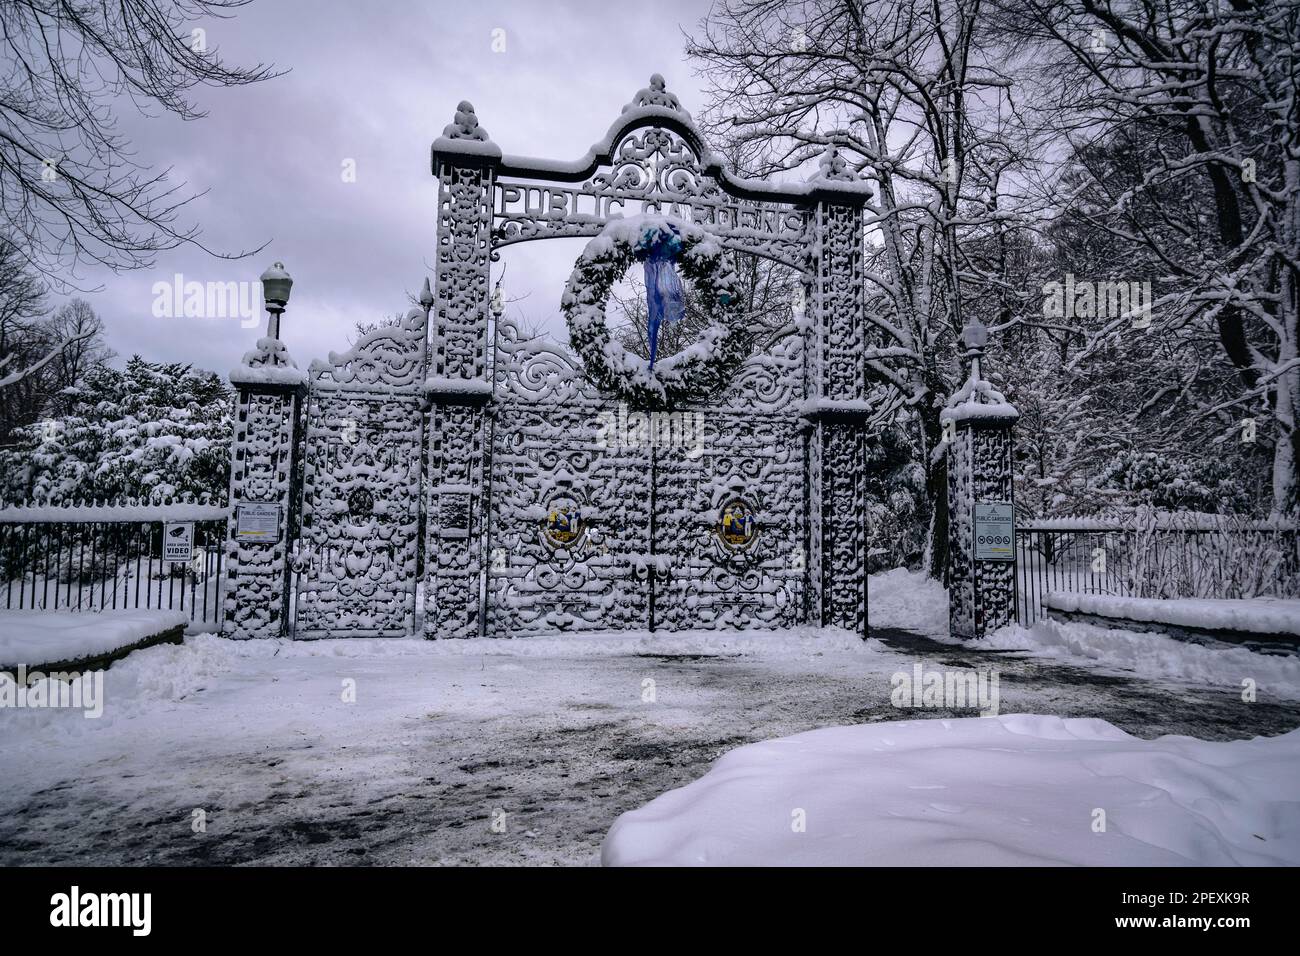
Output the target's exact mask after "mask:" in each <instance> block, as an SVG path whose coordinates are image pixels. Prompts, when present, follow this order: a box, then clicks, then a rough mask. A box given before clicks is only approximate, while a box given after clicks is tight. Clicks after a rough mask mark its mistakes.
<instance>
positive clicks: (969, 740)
mask: <svg viewBox="0 0 1300 956" xmlns="http://www.w3.org/2000/svg"><path fill="white" fill-rule="evenodd" d="M1099 811H1104V814H1105V816H1104V824H1105V829H1104V832H1096V830H1095V829H1094V828H1095V827H1096V826H1098V824H1097V822H1096V821H1098V820H1100V819H1101V817H1100V816H1099ZM801 823H802V824H803V825H802V827H801V825H800V824H801ZM602 860H603V862H604V863H605V864H606V865H615V866H621V865H636V864H642V865H677V866H680V865H715V866H767V865H774V864H779V865H794V866H807V865H819V866H833V865H841V866H860V865H875V866H935V865H940V866H1025V865H1050V864H1077V865H1090V866H1099V865H1100V866H1170V865H1210V866H1222V865H1234V864H1235V865H1267V864H1289V865H1295V864H1297V863H1300V730H1298V731H1292V732H1291V733H1289V734H1286V735H1285V736H1282V737H1274V738H1263V737H1257V738H1255V739H1254V740H1244V741H1233V742H1230V743H1221V742H1215V743H1210V742H1205V741H1200V740H1195V739H1193V738H1190V737H1160V738H1158V739H1156V740H1150V741H1146V740H1140V739H1138V738H1136V737H1131V736H1129V735H1128V734H1126V733H1124V732H1123V731H1121V730H1119V729H1118V728H1116V727H1114V726H1112V725H1111V724H1109V723H1106V722H1105V721H1102V720H1091V719H1088V720H1083V719H1065V720H1063V719H1061V718H1059V717H1040V716H1036V715H1030V714H1017V715H1012V716H1004V717H997V718H980V717H971V718H966V719H963V720H913V721H906V722H902V723H890V724H861V725H858V726H853V727H831V728H827V729H825V730H814V731H811V732H809V733H804V734H797V735H795V736H793V737H785V738H782V739H779V740H769V741H765V742H764V743H760V744H753V745H751V746H748V747H741V748H739V749H737V750H733V751H731V752H730V753H728V754H726V755H725V756H723V757H722V758H721V759H720V760H718V762H717V763H715V764H714V765H713V768H712V769H711V770H710V771H709V772H708V773H707V774H706V775H705V776H704V777H702V778H701V779H699V780H696V781H695V782H694V783H691V784H689V785H687V786H685V787H682V788H681V789H679V790H672V791H669V792H668V793H665V794H663V795H662V796H660V797H658V798H657V799H655V800H653V801H651V802H650V803H649V804H647V805H646V806H644V807H642V808H641V809H639V810H633V811H632V812H630V813H625V814H624V815H623V816H621V817H620V818H619V819H618V821H617V822H616V823H615V824H614V826H613V828H612V829H611V830H610V832H609V835H608V836H607V837H606V838H605V844H604V848H603V851H602Z"/></svg>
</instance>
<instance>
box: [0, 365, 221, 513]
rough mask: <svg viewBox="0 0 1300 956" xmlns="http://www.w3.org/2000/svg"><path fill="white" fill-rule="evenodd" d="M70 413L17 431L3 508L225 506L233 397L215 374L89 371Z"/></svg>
mask: <svg viewBox="0 0 1300 956" xmlns="http://www.w3.org/2000/svg"><path fill="white" fill-rule="evenodd" d="M67 398H68V399H69V411H68V413H67V414H66V415H63V416H61V417H58V418H52V419H44V420H41V421H38V422H36V423H34V424H32V425H29V426H26V427H23V428H19V429H16V430H15V432H14V435H13V436H12V438H13V439H14V440H15V443H14V444H13V445H11V446H10V447H8V448H5V449H3V450H2V451H0V482H2V484H0V487H2V488H3V495H4V500H5V501H6V502H10V503H14V502H21V501H25V500H33V499H38V500H48V501H54V502H65V503H71V502H75V501H82V500H84V501H86V502H90V501H94V500H111V499H117V498H158V497H180V496H185V497H189V496H193V497H194V498H196V499H202V498H203V497H205V496H206V497H208V498H211V499H214V500H219V499H221V498H224V496H225V494H226V490H227V485H228V483H229V475H230V436H231V418H230V416H231V407H232V399H231V393H230V389H229V388H228V387H227V386H226V384H225V383H224V382H223V381H222V380H221V378H220V377H218V376H217V375H216V374H215V373H213V372H207V371H203V370H199V369H195V368H193V367H192V366H190V365H186V364H181V363H160V362H147V361H145V360H144V359H141V358H140V357H138V356H136V357H134V358H132V359H131V360H130V361H128V362H127V364H126V367H125V369H123V370H121V371H119V370H117V369H112V368H97V369H92V370H91V372H90V373H89V374H88V375H87V376H86V379H85V381H84V383H83V384H82V385H80V386H78V387H77V388H76V389H73V390H70V393H69V394H68V396H67Z"/></svg>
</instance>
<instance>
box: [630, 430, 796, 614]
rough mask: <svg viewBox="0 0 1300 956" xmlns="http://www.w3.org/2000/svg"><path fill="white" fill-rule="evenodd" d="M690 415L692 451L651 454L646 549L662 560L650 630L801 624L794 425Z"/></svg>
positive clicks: (678, 448) (686, 447) (683, 446)
mask: <svg viewBox="0 0 1300 956" xmlns="http://www.w3.org/2000/svg"><path fill="white" fill-rule="evenodd" d="M665 414H666V415H670V414H671V413H664V414H661V415H657V416H656V417H657V418H662V417H664V415H665ZM698 414H699V415H700V416H701V418H702V419H703V422H702V427H701V428H700V431H701V432H702V434H701V436H700V437H701V439H702V440H701V441H700V442H699V444H698V445H695V444H692V443H690V442H686V443H680V444H672V445H669V447H667V448H656V449H655V456H654V457H655V462H654V465H655V467H654V472H655V474H654V485H655V489H656V492H655V497H654V519H655V529H654V539H655V542H656V550H657V551H658V552H659V553H661V554H662V555H664V557H666V558H667V561H661V562H660V564H661V566H662V573H661V575H660V579H659V580H657V582H656V585H657V586H656V590H655V623H656V626H658V627H661V628H664V629H666V630H689V629H694V628H716V627H792V626H794V625H796V624H798V623H800V622H801V621H802V620H803V608H802V603H803V581H804V578H805V573H806V561H805V555H804V545H803V541H804V534H805V529H804V508H803V495H804V489H805V487H806V482H805V478H804V470H803V466H804V461H803V442H802V436H801V434H800V426H801V424H802V423H801V422H800V420H799V419H798V418H795V417H792V416H787V417H767V416H755V415H741V414H737V413H734V412H713V413H708V412H701V413H698ZM672 421H673V420H672V419H671V418H670V419H669V427H670V428H671V426H672ZM651 430H652V434H653V433H656V432H657V433H659V434H662V432H663V427H662V426H656V425H652V426H651ZM686 430H690V429H686Z"/></svg>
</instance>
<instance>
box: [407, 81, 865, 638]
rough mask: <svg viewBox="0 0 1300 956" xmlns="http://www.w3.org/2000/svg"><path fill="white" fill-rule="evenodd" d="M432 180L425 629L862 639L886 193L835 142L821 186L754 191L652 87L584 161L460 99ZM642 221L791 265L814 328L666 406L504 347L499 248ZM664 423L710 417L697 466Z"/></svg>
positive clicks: (573, 367)
mask: <svg viewBox="0 0 1300 956" xmlns="http://www.w3.org/2000/svg"><path fill="white" fill-rule="evenodd" d="M433 171H434V173H435V175H436V176H437V177H438V181H439V191H440V204H439V223H438V281H437V290H436V291H437V295H436V303H437V305H436V314H435V317H434V320H433V325H432V327H431V332H432V334H433V339H432V343H433V344H432V349H431V355H432V364H433V377H432V378H431V379H430V389H429V397H430V400H431V403H432V409H431V414H430V442H429V457H428V473H429V479H430V499H429V504H428V514H429V521H428V534H427V537H426V539H425V548H426V553H427V554H428V555H429V562H428V568H429V581H428V585H427V587H426V589H425V594H426V607H425V617H424V629H425V633H426V635H427V636H430V637H451V636H469V635H472V634H476V633H487V632H490V633H520V632H527V631H539V630H556V629H563V628H620V627H663V628H688V627H727V626H736V625H747V624H756V625H759V626H780V625H788V624H794V623H797V622H804V621H807V622H811V623H819V624H836V625H839V626H843V627H846V628H849V629H852V630H854V631H857V632H860V633H863V634H865V633H866V602H867V594H866V554H865V550H866V536H865V534H864V533H863V530H862V522H863V521H864V520H865V517H864V516H865V513H866V501H865V497H866V484H865V476H864V474H863V470H864V468H865V441H864V429H865V427H866V419H867V414H868V410H867V401H866V399H867V394H866V392H867V389H866V354H867V350H866V347H865V346H866V321H865V317H864V316H863V313H862V282H863V277H862V255H863V242H864V238H863V223H862V203H863V202H864V201H865V199H866V197H867V192H866V189H865V187H864V184H863V183H862V181H861V180H858V179H857V178H855V177H854V176H853V175H852V174H851V173H850V172H849V171H847V170H846V169H845V167H844V162H843V160H842V159H840V158H839V157H838V156H837V154H836V153H835V151H834V150H830V151H828V153H827V155H826V157H824V159H823V161H822V164H821V168H820V172H819V173H818V174H816V175H815V176H814V177H813V179H812V180H811V181H810V182H809V183H808V184H807V185H769V184H763V183H755V182H753V181H750V180H740V179H737V178H735V177H733V176H732V175H731V174H730V173H729V172H728V171H727V170H726V169H725V168H724V167H723V166H722V165H721V163H720V162H719V160H718V159H717V157H716V154H714V153H712V152H711V151H710V150H709V149H708V148H707V147H706V146H705V144H704V142H703V140H702V139H701V137H700V134H699V132H698V130H697V129H696V128H695V125H694V122H693V121H692V120H691V117H690V115H689V114H688V113H687V112H686V111H685V110H683V109H682V108H681V105H680V104H679V103H678V102H677V99H676V97H674V96H673V95H672V94H670V93H668V92H667V91H666V89H665V88H664V84H663V80H662V79H661V78H660V77H658V76H656V77H652V79H651V83H650V85H649V86H648V87H647V88H646V89H643V90H641V91H639V92H638V93H637V95H636V97H634V99H633V101H632V102H631V103H629V104H628V105H627V107H625V108H624V111H623V114H622V116H621V117H620V118H619V119H618V120H617V121H616V122H615V123H614V124H613V125H612V126H611V127H610V129H609V132H608V133H607V134H606V135H605V137H604V138H603V139H602V140H601V142H599V143H597V144H596V145H595V146H593V147H592V149H591V150H590V151H589V152H588V154H587V156H585V157H584V158H582V159H580V160H578V161H576V162H571V163H551V162H544V161H539V160H531V159H523V158H519V157H512V156H504V155H502V153H501V150H500V149H499V148H498V147H497V146H496V145H495V144H493V143H492V141H491V139H490V138H489V137H488V134H487V132H486V131H485V130H484V129H483V128H482V127H481V126H480V125H479V121H478V118H477V116H476V115H475V113H474V109H473V107H472V106H471V105H470V104H468V103H461V104H460V106H459V107H458V109H457V112H456V118H455V122H453V123H452V124H451V125H449V126H448V127H447V128H446V129H445V130H444V131H443V135H442V137H440V138H439V139H438V140H437V141H436V142H435V143H434V149H433ZM636 214H650V215H657V216H660V217H664V216H666V217H669V218H670V219H671V220H672V221H674V222H679V223H683V224H686V225H685V226H683V228H689V229H690V230H695V233H693V234H698V231H699V230H701V229H702V230H704V232H705V233H707V235H708V237H709V241H710V242H712V243H714V244H716V246H718V247H720V248H721V249H723V250H730V251H734V252H741V253H749V254H753V255H757V256H760V257H763V258H766V259H769V260H771V261H773V262H776V263H780V264H782V265H785V266H788V267H790V268H792V269H794V270H796V271H797V272H798V273H800V274H801V275H802V277H803V281H804V290H805V296H806V302H807V306H808V309H807V311H808V319H809V321H807V322H803V323H798V324H797V325H795V326H793V327H792V328H790V329H788V330H787V331H788V333H789V334H788V335H786V336H785V337H784V338H783V339H781V342H780V344H779V346H776V347H775V349H774V350H772V351H768V352H767V353H766V354H764V355H758V356H755V357H754V358H752V359H750V360H749V361H748V362H745V363H744V364H743V366H742V367H740V368H737V369H735V371H734V375H733V376H732V381H731V384H730V386H729V388H728V389H727V393H726V394H725V395H720V396H712V397H711V398H710V399H709V400H708V401H707V404H703V405H696V406H690V405H685V404H683V403H680V402H678V403H676V405H674V404H673V403H671V402H670V403H668V404H669V405H670V406H673V407H671V408H670V410H664V411H656V412H647V411H645V410H643V409H638V408H627V407H624V406H619V405H617V404H615V401H616V400H615V399H614V397H613V396H611V395H609V394H600V393H598V392H596V391H595V390H594V389H593V388H592V387H591V386H590V385H589V384H587V380H586V379H585V377H584V375H583V374H582V371H580V367H579V362H575V361H574V360H573V359H571V358H570V357H569V356H567V355H566V354H565V353H564V352H563V351H562V350H559V349H556V348H554V347H550V346H544V345H539V344H538V343H530V342H522V341H520V339H519V336H518V332H517V331H516V330H515V329H514V328H513V327H511V326H509V325H507V324H502V326H501V328H500V329H499V334H497V335H495V336H494V335H492V334H491V332H490V328H491V324H490V321H489V314H488V301H489V297H490V289H491V276H490V271H491V263H492V261H493V260H494V259H495V258H496V257H497V253H498V251H499V250H500V249H502V248H503V247H505V246H508V245H511V244H513V243H518V242H527V241H533V240H540V239H548V238H559V237H595V236H598V235H601V234H602V232H603V231H605V230H606V227H607V226H609V225H610V224H611V223H613V222H615V221H617V220H620V219H623V218H624V217H628V216H633V215H636ZM581 361H582V362H586V363H588V364H589V362H590V357H584V358H583V359H582V360H581ZM805 362H806V366H805ZM668 415H676V416H681V415H693V416H698V419H699V423H698V424H699V427H700V429H702V441H701V448H700V451H699V454H697V455H690V454H687V453H686V449H683V448H681V447H675V446H674V447H667V448H665V447H664V446H663V444H662V443H661V442H659V441H658V440H657V438H656V436H657V435H658V434H659V433H660V431H661V428H662V425H663V419H664V416H668ZM633 417H636V429H635V435H636V437H635V439H633V440H629V438H628V436H629V432H628V431H627V423H628V421H629V420H630V419H632V418H633ZM611 418H612V420H613V421H614V422H616V423H617V425H616V427H615V428H614V431H615V434H614V436H613V438H612V439H611V434H610V433H611V426H610V421H611ZM671 424H672V423H671V422H670V423H669V426H670V428H671Z"/></svg>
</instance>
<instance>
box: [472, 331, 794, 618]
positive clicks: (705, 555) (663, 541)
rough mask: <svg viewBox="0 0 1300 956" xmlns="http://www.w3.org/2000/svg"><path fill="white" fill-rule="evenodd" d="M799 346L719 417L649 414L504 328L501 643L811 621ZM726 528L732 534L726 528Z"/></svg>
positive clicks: (496, 573)
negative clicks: (807, 614) (509, 636)
mask: <svg viewBox="0 0 1300 956" xmlns="http://www.w3.org/2000/svg"><path fill="white" fill-rule="evenodd" d="M801 351H802V340H801V338H800V337H798V336H793V337H790V338H788V339H787V340H786V342H785V343H784V344H783V345H782V346H781V347H780V348H779V349H778V350H777V352H776V353H775V355H773V356H767V357H766V359H765V360H758V359H756V360H753V361H751V362H750V363H748V364H747V365H746V366H745V367H743V368H742V369H740V370H739V372H738V374H737V375H736V376H735V379H734V380H733V384H732V387H731V389H730V390H729V391H728V392H727V394H726V395H723V396H720V397H719V400H718V401H717V402H716V403H711V404H709V405H707V406H697V407H685V408H681V409H675V410H673V411H654V412H650V411H639V410H637V409H631V408H628V407H626V406H623V405H619V404H617V403H611V402H610V401H609V400H608V399H607V398H606V397H604V396H602V395H600V393H598V392H597V391H596V390H595V389H593V388H592V387H591V386H590V385H588V384H587V383H586V382H585V381H584V379H583V375H582V371H581V368H580V367H579V366H578V365H577V363H575V362H574V361H573V360H572V359H571V358H569V357H568V356H567V355H566V354H565V353H564V352H563V351H562V350H560V349H558V348H556V347H554V346H550V345H546V344H543V343H539V342H526V341H520V339H519V333H518V331H517V329H516V328H515V327H514V326H513V325H512V324H509V323H502V324H501V326H500V327H499V329H498V337H497V360H496V362H495V366H494V383H495V399H494V402H493V409H494V410H493V412H492V414H491V417H490V423H489V428H490V431H491V433H492V444H491V448H492V456H491V467H490V490H489V496H488V498H489V504H488V509H489V510H488V515H489V517H488V540H489V559H490V560H489V565H488V572H487V577H488V588H487V621H488V627H489V629H490V631H491V632H493V633H527V632H529V631H555V630H561V629H570V628H572V629H619V628H663V629H667V630H680V629H690V628H713V627H722V626H751V625H752V626H762V627H783V626H791V625H793V624H796V623H798V622H799V621H801V620H803V619H804V607H803V602H804V598H805V588H804V582H805V579H806V572H807V551H806V534H807V519H806V492H805V489H806V486H807V482H806V481H805V480H804V476H805V471H806V461H805V447H806V443H807V439H806V433H807V427H806V423H805V422H804V421H803V420H802V419H801V418H800V417H799V415H798V414H797V413H798V409H799V405H800V402H801V398H802V386H803V366H802V361H801V357H802V356H801ZM724 525H725V526H724Z"/></svg>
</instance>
